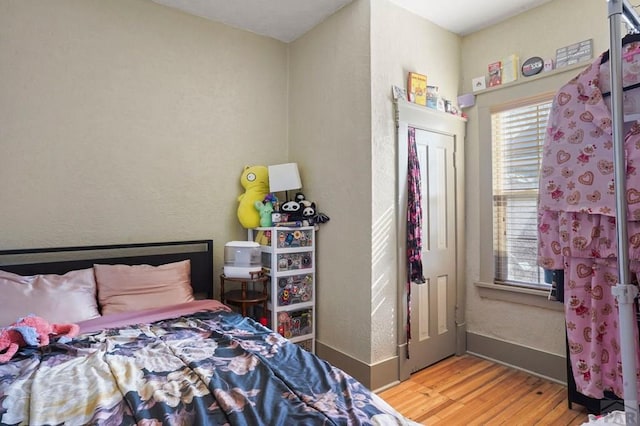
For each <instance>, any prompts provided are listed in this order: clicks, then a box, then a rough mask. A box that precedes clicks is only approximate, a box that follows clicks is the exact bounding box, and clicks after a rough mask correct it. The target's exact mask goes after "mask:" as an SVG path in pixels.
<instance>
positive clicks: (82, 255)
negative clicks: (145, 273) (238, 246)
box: [0, 240, 213, 298]
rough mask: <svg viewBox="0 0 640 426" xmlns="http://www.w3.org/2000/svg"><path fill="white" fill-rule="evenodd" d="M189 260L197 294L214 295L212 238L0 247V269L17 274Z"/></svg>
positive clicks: (194, 289) (192, 283) (192, 284)
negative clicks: (13, 247) (9, 248)
mask: <svg viewBox="0 0 640 426" xmlns="http://www.w3.org/2000/svg"><path fill="white" fill-rule="evenodd" d="M186 259H190V260H191V286H192V287H193V292H194V293H195V294H196V295H206V297H208V298H213V240H193V241H171V242H165V243H138V244H113V245H99V246H77V247H53V248H36V249H18V250H0V269H2V270H4V271H8V272H12V273H14V274H20V275H36V274H65V273H67V272H69V271H72V270H76V269H85V268H91V267H93V264H94V263H102V264H109V265H114V264H124V265H141V264H147V265H154V266H158V265H162V264H164V263H171V262H178V261H181V260H186Z"/></svg>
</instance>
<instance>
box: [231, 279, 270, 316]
mask: <svg viewBox="0 0 640 426" xmlns="http://www.w3.org/2000/svg"><path fill="white" fill-rule="evenodd" d="M250 275H251V276H250V277H249V278H232V277H227V276H226V275H225V274H220V299H221V301H222V303H226V304H230V305H234V306H238V307H239V308H240V312H241V313H242V316H245V317H246V316H247V308H249V307H250V306H253V305H258V304H262V309H263V311H262V316H264V317H266V316H267V300H268V299H269V295H268V292H267V287H268V283H269V276H267V275H265V274H264V273H263V272H262V271H259V272H251V273H250ZM225 282H231V283H240V289H239V290H238V289H234V290H229V291H226V292H225V289H224V285H225ZM249 283H251V284H262V291H256V290H249V289H248V288H247V287H248V286H249ZM254 319H256V318H254Z"/></svg>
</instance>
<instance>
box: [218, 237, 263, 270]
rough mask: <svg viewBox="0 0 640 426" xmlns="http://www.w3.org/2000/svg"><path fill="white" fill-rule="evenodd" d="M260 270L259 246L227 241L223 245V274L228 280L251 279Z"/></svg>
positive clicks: (245, 242) (246, 242)
mask: <svg viewBox="0 0 640 426" xmlns="http://www.w3.org/2000/svg"><path fill="white" fill-rule="evenodd" d="M261 270H262V264H261V251H260V244H258V243H256V242H253V241H229V242H228V243H226V244H225V245H224V274H225V275H226V276H227V277H229V278H251V272H260V271H261Z"/></svg>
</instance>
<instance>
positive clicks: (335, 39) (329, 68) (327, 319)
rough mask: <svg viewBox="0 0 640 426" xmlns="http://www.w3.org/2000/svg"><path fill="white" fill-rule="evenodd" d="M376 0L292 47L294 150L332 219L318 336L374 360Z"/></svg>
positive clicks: (322, 262)
mask: <svg viewBox="0 0 640 426" xmlns="http://www.w3.org/2000/svg"><path fill="white" fill-rule="evenodd" d="M369 9H370V5H369V0H357V1H355V2H354V3H352V4H350V5H348V6H347V7H345V8H343V9H341V10H340V11H338V12H337V13H336V14H334V15H333V16H331V17H329V18H328V19H327V20H325V21H324V22H322V23H321V24H319V25H318V26H317V27H315V28H314V29H312V30H311V31H309V32H308V33H307V34H305V35H304V36H303V37H301V38H299V39H298V40H296V41H295V42H293V43H291V45H290V88H289V91H290V96H289V99H290V112H291V113H290V126H289V132H290V133H289V139H290V148H289V154H290V159H291V160H292V161H297V162H298V163H299V164H300V167H301V173H302V175H303V176H302V179H303V185H304V187H305V192H307V193H308V195H309V196H310V197H309V198H310V199H313V200H314V201H316V202H318V208H319V210H321V211H326V212H327V213H328V214H329V216H330V217H331V221H330V222H329V223H328V224H326V225H322V226H321V228H320V231H319V232H318V234H317V235H318V238H317V240H318V252H317V258H318V265H317V266H318V268H317V270H318V287H317V296H318V299H317V300H318V304H317V306H318V322H317V331H318V340H319V341H321V342H322V343H323V344H325V345H327V346H330V347H332V348H333V349H336V350H338V351H341V352H344V353H345V354H347V355H349V356H351V357H353V358H356V359H358V360H360V361H362V362H365V363H368V362H369V361H370V358H371V304H370V303H369V301H370V300H371V280H372V278H371V174H372V171H371V76H370V73H371V70H370V58H369Z"/></svg>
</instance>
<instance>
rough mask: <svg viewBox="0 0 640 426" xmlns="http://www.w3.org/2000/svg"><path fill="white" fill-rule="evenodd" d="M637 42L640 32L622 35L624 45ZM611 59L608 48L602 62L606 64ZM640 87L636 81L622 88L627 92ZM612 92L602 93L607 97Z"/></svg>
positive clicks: (639, 39) (639, 38) (639, 40)
mask: <svg viewBox="0 0 640 426" xmlns="http://www.w3.org/2000/svg"><path fill="white" fill-rule="evenodd" d="M635 42H640V33H638V32H630V33H628V34H627V35H626V36H624V37H622V45H623V46H626V45H627V44H630V43H635ZM608 60H609V51H608V50H607V51H606V52H604V53H603V54H602V58H601V60H600V64H604V63H606V62H607V61H608ZM638 87H640V83H635V84H632V85H630V86H626V87H623V88H622V91H623V92H626V91H627V90H631V89H636V88H638ZM610 95H611V92H605V93H603V94H602V97H603V98H606V97H607V96H610Z"/></svg>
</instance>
